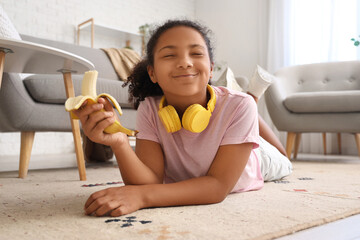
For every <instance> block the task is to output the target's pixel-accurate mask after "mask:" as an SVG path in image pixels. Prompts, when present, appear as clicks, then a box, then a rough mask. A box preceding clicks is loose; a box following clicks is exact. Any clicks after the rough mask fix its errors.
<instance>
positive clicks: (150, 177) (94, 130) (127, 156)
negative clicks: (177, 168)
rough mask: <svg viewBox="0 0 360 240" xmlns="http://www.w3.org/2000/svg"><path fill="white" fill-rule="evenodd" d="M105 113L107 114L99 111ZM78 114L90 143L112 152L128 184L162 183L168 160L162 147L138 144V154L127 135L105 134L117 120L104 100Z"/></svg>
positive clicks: (110, 106) (86, 107)
mask: <svg viewBox="0 0 360 240" xmlns="http://www.w3.org/2000/svg"><path fill="white" fill-rule="evenodd" d="M101 109H105V110H106V111H103V112H101V111H99V110H101ZM74 113H75V114H76V115H77V116H78V117H79V119H80V121H81V125H82V129H83V131H84V133H85V134H86V136H88V137H89V139H90V140H92V141H93V142H97V143H101V144H104V145H108V146H110V147H111V148H112V150H113V152H114V153H115V156H116V160H117V162H118V165H119V169H120V171H121V174H122V177H123V180H124V182H125V184H133V185H137V184H151V183H162V179H163V171H164V163H163V162H164V159H163V154H162V150H161V147H160V145H159V144H158V143H155V142H152V141H146V140H137V142H136V149H137V154H135V153H134V151H133V149H132V148H131V146H130V144H129V141H128V138H127V136H126V135H125V134H124V133H115V134H107V133H104V129H105V128H106V127H108V126H110V125H111V124H113V123H114V121H115V120H116V119H117V116H116V114H115V112H114V109H113V107H112V105H111V104H110V103H109V101H107V100H106V99H104V98H100V99H98V103H97V104H93V105H88V104H86V103H84V104H83V106H82V108H81V109H79V110H76V111H74ZM144 142H146V144H144ZM139 149H141V150H139ZM138 156H139V157H138ZM140 159H142V160H143V161H144V163H143V162H142V161H141V160H140Z"/></svg>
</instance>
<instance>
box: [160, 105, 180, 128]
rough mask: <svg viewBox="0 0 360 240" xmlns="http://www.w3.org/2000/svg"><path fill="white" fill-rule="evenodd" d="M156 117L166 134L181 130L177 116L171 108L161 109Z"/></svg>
mask: <svg viewBox="0 0 360 240" xmlns="http://www.w3.org/2000/svg"><path fill="white" fill-rule="evenodd" d="M158 115H159V117H160V120H161V122H162V123H163V125H164V127H165V129H166V131H167V132H168V133H173V132H176V131H179V130H180V129H181V122H180V118H179V115H178V114H177V112H176V110H175V108H174V107H173V106H171V105H169V106H166V107H164V108H161V109H160V110H159V111H158Z"/></svg>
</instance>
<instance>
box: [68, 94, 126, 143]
mask: <svg viewBox="0 0 360 240" xmlns="http://www.w3.org/2000/svg"><path fill="white" fill-rule="evenodd" d="M101 109H104V110H105V111H100V110H101ZM74 113H75V114H76V115H77V116H78V118H79V119H80V122H81V125H82V129H83V131H84V133H85V135H86V136H87V137H88V138H89V139H90V140H92V141H93V142H97V143H100V144H104V145H108V146H110V147H112V146H119V145H121V144H122V143H124V142H127V141H128V140H127V136H126V134H124V133H121V132H119V133H114V134H108V133H105V132H104V129H105V128H107V127H108V126H110V125H111V124H113V123H114V122H115V120H117V115H116V113H115V111H114V109H113V107H112V105H111V103H110V102H109V101H108V100H107V99H104V98H99V99H98V103H96V104H91V105H90V104H87V101H85V102H84V104H83V105H82V106H81V108H79V109H78V110H75V111H74Z"/></svg>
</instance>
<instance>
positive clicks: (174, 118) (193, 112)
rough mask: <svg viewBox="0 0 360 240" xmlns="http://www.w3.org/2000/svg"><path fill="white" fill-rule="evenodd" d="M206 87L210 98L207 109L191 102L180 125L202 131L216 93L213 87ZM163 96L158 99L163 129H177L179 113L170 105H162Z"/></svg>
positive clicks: (206, 123)
mask: <svg viewBox="0 0 360 240" xmlns="http://www.w3.org/2000/svg"><path fill="white" fill-rule="evenodd" d="M207 89H208V91H209V93H210V100H209V102H208V104H207V109H206V108H204V107H203V106H201V105H200V104H193V105H191V106H189V107H188V108H187V109H186V110H185V112H184V115H183V117H182V126H183V127H184V128H185V129H186V130H188V131H190V132H194V133H199V132H202V131H203V130H204V129H205V128H206V127H207V125H208V124H209V121H210V117H211V113H212V112H213V111H214V109H215V103H216V95H215V91H214V89H213V88H212V87H211V86H210V85H208V86H207ZM164 103H165V96H163V97H162V98H161V100H160V104H159V111H158V115H159V117H160V120H161V122H162V123H163V125H164V126H165V129H166V131H167V132H169V133H173V132H176V131H179V130H180V129H181V123H180V118H179V115H178V114H177V112H176V110H175V108H174V107H173V106H171V105H168V106H166V107H164Z"/></svg>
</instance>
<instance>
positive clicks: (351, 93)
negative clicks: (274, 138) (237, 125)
mask: <svg viewBox="0 0 360 240" xmlns="http://www.w3.org/2000/svg"><path fill="white" fill-rule="evenodd" d="M275 76H276V80H275V82H274V83H273V84H272V85H271V86H270V87H269V89H268V90H267V91H266V93H265V100H266V106H267V108H268V111H269V114H270V117H271V119H272V121H273V123H274V125H275V126H276V127H277V129H278V130H279V131H286V132H287V141H286V152H287V154H288V156H289V157H291V153H292V151H293V148H294V145H295V149H294V158H296V155H297V151H298V147H299V143H300V138H301V134H302V133H311V132H319V133H323V139H324V140H325V137H324V136H325V133H327V132H333V133H338V136H339V134H340V133H349V134H354V136H355V141H356V146H357V149H358V153H359V156H360V104H359V103H360V61H346V62H327V63H316V64H307V65H298V66H292V67H286V68H283V69H280V70H279V71H278V72H276V73H275ZM338 140H339V141H341V139H340V138H339V139H338ZM324 144H326V142H324ZM339 144H341V142H339Z"/></svg>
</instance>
